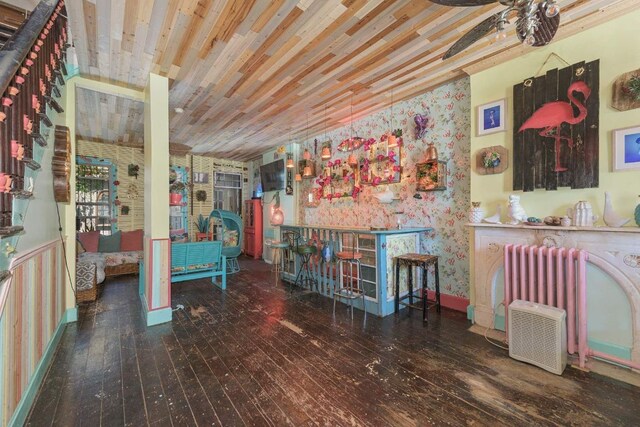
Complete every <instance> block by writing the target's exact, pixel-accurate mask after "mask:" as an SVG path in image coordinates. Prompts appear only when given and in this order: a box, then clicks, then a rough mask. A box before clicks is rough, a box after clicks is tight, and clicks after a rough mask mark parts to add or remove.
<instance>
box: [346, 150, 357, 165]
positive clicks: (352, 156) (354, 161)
mask: <svg viewBox="0 0 640 427" xmlns="http://www.w3.org/2000/svg"><path fill="white" fill-rule="evenodd" d="M347 164H348V165H349V166H357V165H358V158H357V157H356V155H355V154H353V153H351V154H349V157H348V158H347Z"/></svg>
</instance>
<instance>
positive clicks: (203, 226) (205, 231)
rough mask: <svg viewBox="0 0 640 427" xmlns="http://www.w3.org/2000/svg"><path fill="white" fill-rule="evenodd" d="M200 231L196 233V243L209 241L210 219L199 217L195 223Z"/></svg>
mask: <svg viewBox="0 0 640 427" xmlns="http://www.w3.org/2000/svg"><path fill="white" fill-rule="evenodd" d="M193 223H194V224H195V226H196V229H197V230H198V231H197V232H196V242H199V241H201V240H209V237H208V235H209V217H208V216H206V217H205V216H203V215H202V214H200V215H198V220H197V221H194V222H193Z"/></svg>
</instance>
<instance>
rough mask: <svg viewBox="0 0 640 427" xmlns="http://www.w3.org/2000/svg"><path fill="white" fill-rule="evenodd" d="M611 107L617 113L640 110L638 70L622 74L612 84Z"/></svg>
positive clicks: (639, 77) (639, 78) (639, 71)
mask: <svg viewBox="0 0 640 427" xmlns="http://www.w3.org/2000/svg"><path fill="white" fill-rule="evenodd" d="M611 106H612V107H613V108H615V109H616V110H618V111H627V110H633V109H635V108H640V68H638V69H637V70H635V71H629V72H628V73H624V74H622V75H621V76H619V77H618V78H617V79H616V81H615V82H613V91H612V99H611Z"/></svg>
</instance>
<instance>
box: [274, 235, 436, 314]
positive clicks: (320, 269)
mask: <svg viewBox="0 0 640 427" xmlns="http://www.w3.org/2000/svg"><path fill="white" fill-rule="evenodd" d="M431 230H432V229H431V228H429V227H421V228H402V229H395V228H394V229H369V228H353V227H341V226H324V225H282V226H280V233H281V236H280V238H281V239H282V240H284V238H285V237H284V236H283V233H284V232H286V231H296V232H298V233H300V235H301V236H302V239H304V240H305V241H307V242H312V244H314V245H316V246H317V247H318V253H317V255H315V256H313V257H312V259H311V263H310V265H311V274H312V277H313V278H314V279H315V280H317V281H318V286H317V289H318V292H319V293H321V294H322V295H324V296H327V297H330V298H331V297H333V288H334V285H335V283H336V280H340V283H339V284H340V285H341V284H342V280H343V278H344V275H343V274H340V272H339V270H338V267H337V266H338V263H337V262H335V260H334V261H332V262H325V261H324V260H322V253H321V250H322V247H323V246H325V245H329V246H330V247H331V248H332V252H333V253H334V254H335V253H336V252H339V251H351V250H353V249H354V247H355V250H356V252H360V253H362V259H361V263H362V281H363V288H364V291H365V296H366V310H367V312H368V313H372V314H375V315H377V316H381V317H382V316H387V315H389V314H391V313H393V312H394V307H393V299H394V287H393V257H395V256H398V255H402V254H405V253H410V252H420V240H421V239H424V238H426V233H427V232H429V231H431ZM354 235H355V238H354ZM300 267H301V260H300V259H299V257H297V256H295V254H293V253H292V251H289V250H286V251H285V253H284V267H283V276H284V278H285V280H287V281H290V282H293V281H294V280H295V278H296V275H297V274H298V272H299V269H300ZM404 274H406V272H404V273H403V274H402V275H401V280H400V283H401V288H400V292H401V294H402V293H405V292H406V280H403V277H404ZM418 283H420V282H418ZM343 301H344V300H343ZM353 304H354V305H355V307H356V308H358V309H360V310H361V309H362V300H361V299H355V300H354V301H353Z"/></svg>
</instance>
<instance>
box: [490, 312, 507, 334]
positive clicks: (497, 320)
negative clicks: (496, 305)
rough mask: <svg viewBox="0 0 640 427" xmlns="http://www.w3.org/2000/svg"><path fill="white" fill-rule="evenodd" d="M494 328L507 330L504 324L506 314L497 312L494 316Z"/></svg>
mask: <svg viewBox="0 0 640 427" xmlns="http://www.w3.org/2000/svg"><path fill="white" fill-rule="evenodd" d="M493 329H497V330H499V331H502V332H505V331H506V330H507V328H506V327H505V325H504V316H502V315H500V314H497V313H496V314H495V315H494V317H493Z"/></svg>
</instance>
